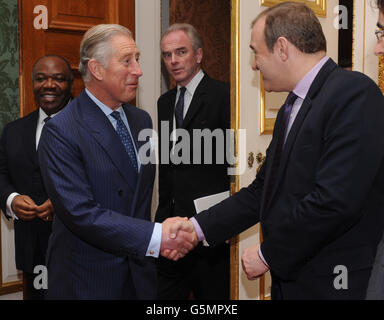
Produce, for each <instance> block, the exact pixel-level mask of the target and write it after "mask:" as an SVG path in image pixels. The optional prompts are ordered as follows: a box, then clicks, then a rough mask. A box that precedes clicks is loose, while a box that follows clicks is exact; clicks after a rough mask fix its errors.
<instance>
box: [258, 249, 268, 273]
mask: <svg viewBox="0 0 384 320" xmlns="http://www.w3.org/2000/svg"><path fill="white" fill-rule="evenodd" d="M259 257H260V259H261V260H262V261H263V262H264V264H265V265H266V266H267V267H268V268H269V265H268V263H267V261H265V259H264V256H263V253H262V252H261V246H260V247H259Z"/></svg>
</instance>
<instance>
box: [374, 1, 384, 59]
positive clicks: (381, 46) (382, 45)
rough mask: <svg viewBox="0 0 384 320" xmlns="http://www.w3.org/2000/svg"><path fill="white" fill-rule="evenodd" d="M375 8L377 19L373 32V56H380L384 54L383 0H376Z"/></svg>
mask: <svg viewBox="0 0 384 320" xmlns="http://www.w3.org/2000/svg"><path fill="white" fill-rule="evenodd" d="M377 7H378V8H379V17H378V20H377V29H376V31H375V35H376V38H377V44H376V48H375V55H377V56H382V55H383V54H384V41H383V40H384V0H377Z"/></svg>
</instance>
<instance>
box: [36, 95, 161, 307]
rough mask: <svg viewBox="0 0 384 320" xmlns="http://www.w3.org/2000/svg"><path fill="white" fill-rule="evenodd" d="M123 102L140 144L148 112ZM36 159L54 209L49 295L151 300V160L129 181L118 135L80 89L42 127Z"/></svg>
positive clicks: (148, 123) (153, 285) (153, 286)
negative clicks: (68, 102)
mask: <svg viewBox="0 0 384 320" xmlns="http://www.w3.org/2000/svg"><path fill="white" fill-rule="evenodd" d="M123 108H124V111H125V113H126V116H127V119H128V123H129V125H130V128H131V132H132V134H133V137H134V141H135V143H136V147H137V150H139V149H140V147H142V146H143V144H144V143H146V141H138V134H139V132H140V131H141V130H142V129H148V128H149V129H150V128H152V122H151V118H150V117H149V115H148V114H147V113H146V112H145V111H143V110H140V109H138V108H136V107H134V106H132V105H129V104H125V105H124V106H123ZM148 139H149V138H148ZM148 139H147V140H148ZM39 159H40V163H41V168H42V176H43V179H44V182H45V183H46V186H47V190H48V194H49V196H50V198H51V201H52V203H53V205H54V207H55V217H54V220H53V226H52V235H51V238H50V241H49V246H48V252H47V266H48V272H49V278H48V279H49V282H48V294H47V297H48V299H134V298H139V299H152V298H155V297H156V268H155V264H154V262H153V260H154V259H153V258H149V257H145V254H146V251H147V248H148V244H149V242H150V239H151V236H152V232H153V228H154V224H153V223H152V222H150V213H151V199H152V190H153V182H154V175H155V167H154V165H153V164H145V165H144V164H143V165H142V166H141V169H140V172H139V175H138V181H137V185H136V184H135V183H134V182H133V175H132V174H133V172H132V170H133V169H132V166H131V165H130V160H129V156H128V153H127V152H126V151H125V149H124V146H123V144H122V143H121V140H120V139H119V136H118V135H117V133H116V131H115V129H114V128H113V126H112V124H111V123H110V121H109V120H108V118H107V117H106V116H105V114H104V113H103V112H102V111H101V110H100V109H99V107H98V106H97V105H96V104H95V103H94V102H93V101H92V100H91V99H90V98H89V97H88V95H87V94H86V93H85V92H82V93H81V94H80V95H79V97H78V98H76V99H74V100H73V101H72V102H71V103H70V104H69V105H68V106H67V107H66V108H65V109H64V110H63V111H62V112H61V113H60V114H59V115H57V116H56V117H55V118H53V119H52V120H51V121H49V122H48V123H47V125H45V126H44V129H43V133H42V136H41V141H40V145H39Z"/></svg>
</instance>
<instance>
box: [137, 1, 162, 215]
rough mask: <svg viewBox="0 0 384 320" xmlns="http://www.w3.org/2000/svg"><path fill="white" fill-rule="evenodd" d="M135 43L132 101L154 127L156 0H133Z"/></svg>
mask: <svg viewBox="0 0 384 320" xmlns="http://www.w3.org/2000/svg"><path fill="white" fill-rule="evenodd" d="M135 4H136V43H137V46H138V48H139V50H140V67H141V69H142V71H143V76H142V77H141V78H140V80H139V90H138V93H137V98H136V104H137V106H138V107H139V108H141V109H143V110H145V111H147V112H148V113H149V114H150V116H151V118H152V121H153V127H154V129H155V130H157V107H156V105H157V99H158V98H159V96H160V95H161V81H162V78H161V60H160V57H161V56H160V36H161V3H160V1H158V0H145V1H142V0H136V3H135ZM157 190H158V186H157V172H156V181H155V186H154V190H153V198H152V217H153V216H154V214H155V211H156V208H157V203H158V192H157Z"/></svg>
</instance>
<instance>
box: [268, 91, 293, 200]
mask: <svg viewBox="0 0 384 320" xmlns="http://www.w3.org/2000/svg"><path fill="white" fill-rule="evenodd" d="M296 98H297V95H295V94H294V93H293V92H290V93H289V95H288V97H287V99H286V100H285V103H284V105H283V107H282V108H283V119H282V123H281V126H280V130H279V132H278V135H277V142H276V151H275V155H274V157H273V162H272V167H271V175H270V178H269V181H268V188H267V193H266V200H267V202H268V201H269V198H270V196H271V193H272V191H273V187H274V185H275V182H276V178H277V173H278V172H279V167H280V161H281V156H282V154H283V150H284V140H285V135H286V133H287V129H288V123H289V116H290V115H291V111H292V106H293V104H294V102H295V100H296Z"/></svg>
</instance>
